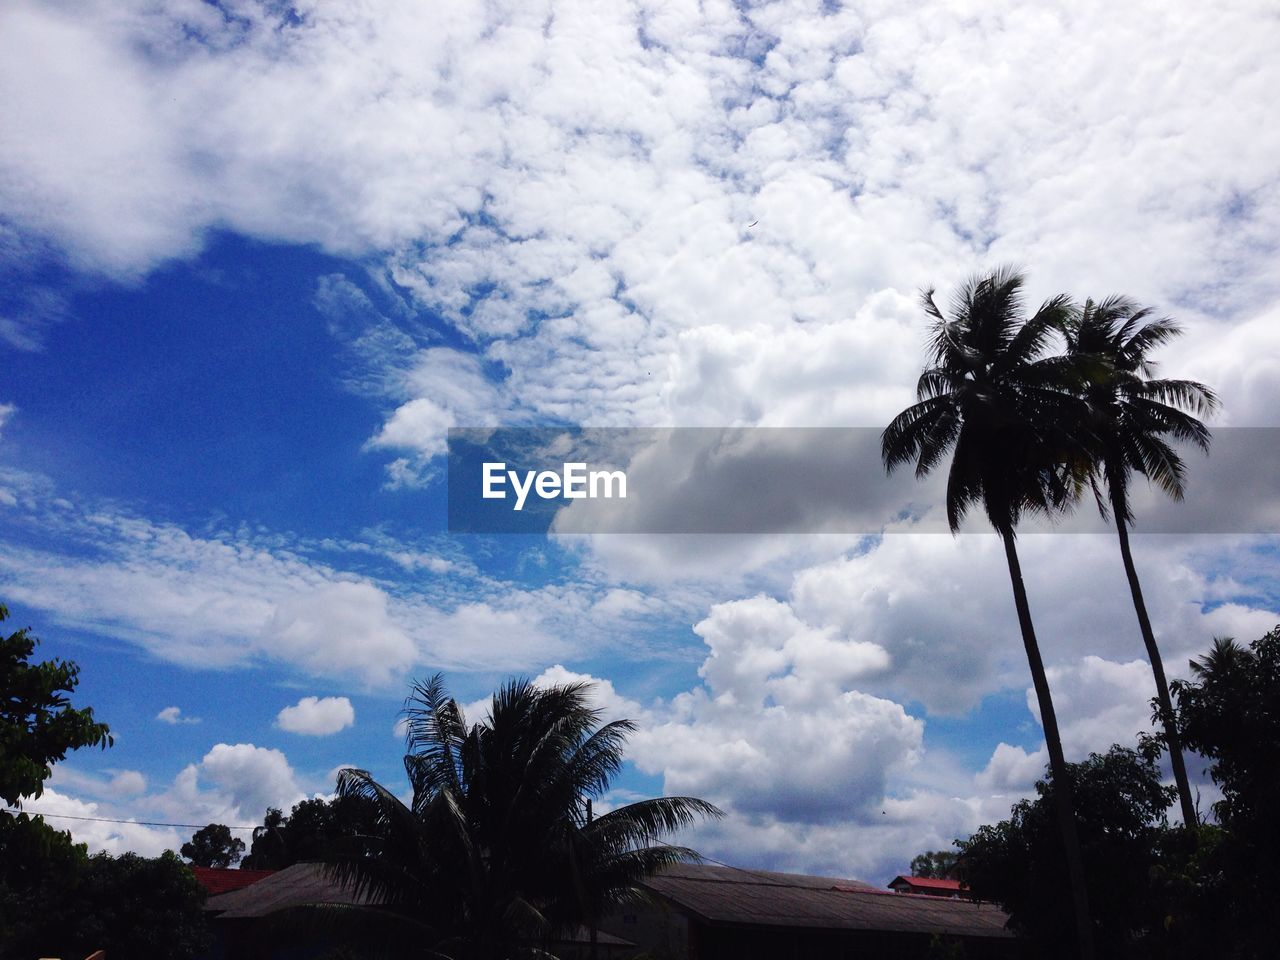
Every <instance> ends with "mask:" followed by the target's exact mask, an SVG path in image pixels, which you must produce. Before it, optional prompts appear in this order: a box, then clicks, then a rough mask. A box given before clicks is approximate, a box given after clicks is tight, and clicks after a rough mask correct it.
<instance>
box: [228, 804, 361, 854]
mask: <svg viewBox="0 0 1280 960" xmlns="http://www.w3.org/2000/svg"><path fill="white" fill-rule="evenodd" d="M377 823H378V808H377V805H376V804H374V803H372V802H370V801H369V800H368V799H367V798H365V797H359V796H346V797H334V798H333V799H331V800H321V799H313V800H302V801H300V802H299V803H296V804H294V806H293V809H292V810H291V811H290V813H289V815H288V816H285V815H284V813H283V811H281V810H277V809H276V808H274V807H272V808H271V809H269V810H268V811H267V814H266V816H265V817H264V818H263V821H262V825H261V826H260V827H255V828H254V831H253V846H252V847H251V849H250V852H249V855H248V856H246V857H245V858H244V859H243V860H242V861H241V862H240V866H241V868H242V869H245V870H282V869H284V868H285V867H288V866H291V865H292V864H295V863H302V862H306V861H316V860H332V859H336V858H340V857H343V856H346V855H349V854H351V853H352V852H353V851H358V850H360V849H362V845H363V843H364V841H365V839H366V838H368V837H371V836H373V835H374V832H375V830H376V829H377Z"/></svg>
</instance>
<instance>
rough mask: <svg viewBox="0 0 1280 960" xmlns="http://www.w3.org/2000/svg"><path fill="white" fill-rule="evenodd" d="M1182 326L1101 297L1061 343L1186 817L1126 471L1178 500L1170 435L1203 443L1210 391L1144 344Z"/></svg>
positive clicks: (1192, 814)
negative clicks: (1079, 392)
mask: <svg viewBox="0 0 1280 960" xmlns="http://www.w3.org/2000/svg"><path fill="white" fill-rule="evenodd" d="M1181 332H1182V331H1181V329H1180V328H1179V327H1178V325H1177V324H1176V323H1174V322H1173V321H1172V320H1169V319H1167V318H1164V319H1151V311H1150V310H1149V309H1146V308H1140V307H1139V306H1138V305H1137V304H1136V303H1134V302H1133V301H1132V300H1129V299H1128V298H1126V297H1109V298H1107V299H1106V300H1103V301H1102V302H1100V303H1095V302H1093V301H1092V300H1089V301H1087V302H1086V303H1085V305H1084V309H1083V311H1081V313H1080V316H1079V317H1078V318H1076V319H1075V320H1074V322H1072V323H1071V324H1070V325H1069V326H1068V335H1067V349H1068V352H1069V353H1070V355H1071V356H1073V357H1075V358H1076V360H1077V361H1078V362H1079V364H1080V369H1083V370H1086V371H1087V375H1086V376H1085V377H1084V378H1083V381H1082V382H1083V396H1084V399H1085V401H1086V404H1085V416H1086V417H1087V420H1086V422H1085V424H1083V426H1082V431H1081V432H1082V435H1084V436H1085V437H1086V438H1087V440H1088V443H1089V445H1090V448H1091V453H1092V457H1091V461H1092V462H1091V463H1090V477H1091V479H1092V481H1093V486H1094V492H1095V494H1096V495H1097V500H1098V508H1099V510H1100V511H1101V512H1102V514H1103V516H1106V514H1107V513H1108V511H1109V512H1110V513H1111V515H1112V516H1113V517H1114V518H1115V524H1116V532H1117V534H1118V535H1119V538H1120V556H1121V558H1122V560H1123V561H1124V570H1125V575H1126V577H1127V578H1128V581H1129V592H1130V594H1131V595H1132V597H1133V607H1134V610H1135V612H1136V613H1137V616H1138V629H1139V630H1140V631H1141V633H1142V642H1143V643H1144V644H1145V646H1146V649H1147V659H1148V661H1149V662H1150V663H1151V672H1152V674H1153V676H1154V678H1155V683H1156V698H1157V700H1158V701H1159V704H1160V713H1159V720H1160V727H1161V729H1162V730H1163V731H1164V736H1165V742H1166V745H1167V746H1168V749H1169V760H1170V763H1171V765H1172V767H1173V777H1174V781H1175V783H1176V784H1177V788H1178V801H1179V803H1180V805H1181V807H1182V818H1183V820H1184V822H1186V823H1187V824H1188V825H1191V824H1194V823H1195V822H1196V808H1195V803H1194V801H1193V800H1192V797H1191V784H1190V781H1189V780H1188V779H1187V767H1186V763H1185V762H1184V760H1183V757H1182V743H1181V741H1180V740H1179V739H1178V730H1177V723H1176V722H1175V721H1174V716H1173V703H1172V701H1171V700H1170V698H1169V685H1168V682H1167V681H1166V679H1165V674H1164V661H1163V660H1162V659H1161V657H1160V648H1159V646H1157V644H1156V637H1155V632H1154V631H1153V630H1152V629H1151V618H1150V617H1149V616H1148V615H1147V605H1146V601H1145V600H1144V599H1143V597H1142V585H1141V583H1140V582H1139V580H1138V571H1137V568H1136V566H1135V565H1134V562H1133V552H1132V550H1131V549H1130V547H1129V525H1130V524H1131V523H1132V522H1133V513H1132V511H1131V509H1130V497H1129V486H1130V481H1131V478H1132V475H1133V474H1135V473H1136V474H1139V475H1140V476H1144V477H1146V478H1147V479H1148V480H1149V481H1150V482H1152V483H1154V484H1155V485H1156V486H1158V487H1159V488H1160V489H1161V490H1163V491H1164V492H1165V493H1166V494H1168V495H1169V496H1170V497H1172V498H1173V499H1174V500H1181V499H1182V497H1183V492H1184V483H1183V481H1184V473H1185V470H1184V467H1183V463H1182V458H1181V457H1180V456H1179V455H1178V452H1177V451H1176V450H1175V449H1174V448H1173V447H1172V446H1171V445H1170V443H1169V441H1170V440H1178V441H1183V442H1187V443H1191V444H1194V445H1195V446H1197V447H1199V448H1200V449H1202V450H1207V449H1208V447H1209V431H1208V430H1207V429H1206V428H1205V425H1204V424H1203V423H1201V422H1200V420H1198V419H1197V418H1196V415H1200V414H1205V413H1208V412H1210V411H1212V410H1213V409H1214V408H1215V407H1216V406H1217V403H1218V400H1217V397H1215V396H1214V394H1213V391H1212V390H1210V389H1209V388H1208V387H1206V386H1205V385H1204V384H1202V383H1196V382H1195V381H1193V380H1165V379H1156V378H1155V377H1153V374H1154V373H1155V362H1154V361H1153V360H1152V359H1151V352H1152V351H1153V350H1154V349H1155V348H1156V347H1158V346H1160V345H1161V344H1164V343H1167V342H1168V341H1170V340H1172V339H1173V338H1174V337H1176V336H1178V335H1180V334H1181Z"/></svg>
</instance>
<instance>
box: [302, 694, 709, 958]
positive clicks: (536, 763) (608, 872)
mask: <svg viewBox="0 0 1280 960" xmlns="http://www.w3.org/2000/svg"><path fill="white" fill-rule="evenodd" d="M406 713H407V716H408V734H407V738H406V745H407V747H408V751H409V752H408V755H407V756H406V757H405V769H406V771H407V772H408V775H409V781H410V784H411V785H412V788H413V796H412V800H411V801H410V802H409V803H408V804H405V803H403V802H402V801H401V800H400V799H399V798H398V797H396V795H395V794H394V793H393V792H392V791H391V790H389V789H387V788H386V787H384V786H382V785H381V784H379V783H378V782H377V781H375V780H374V779H373V778H372V777H371V776H370V775H369V774H368V773H367V772H365V771H363V770H344V771H343V772H342V773H341V774H340V775H339V780H338V795H339V797H348V798H361V799H363V800H366V801H368V802H370V803H371V804H373V805H375V806H376V808H377V830H376V836H375V837H373V838H371V840H370V842H369V843H368V844H367V845H366V847H365V849H364V850H363V851H362V855H359V856H348V857H343V858H339V859H337V860H335V861H333V862H332V863H331V867H330V869H331V872H332V874H333V875H334V876H335V877H336V878H338V879H339V880H341V881H342V882H343V883H344V884H346V885H348V886H349V888H350V889H352V891H353V892H354V893H355V894H357V895H358V896H360V897H364V898H367V902H372V903H374V904H377V907H376V908H369V907H346V908H325V909H318V910H317V909H313V910H312V911H311V914H312V919H313V921H318V920H320V919H321V918H324V919H327V920H329V921H330V922H331V923H333V924H334V926H335V927H337V928H342V929H345V930H346V931H348V935H351V933H352V932H353V931H355V930H360V931H361V932H362V934H363V937H364V939H363V940H362V941H361V942H362V945H363V946H365V947H366V948H373V947H382V948H384V949H387V950H388V952H390V953H391V954H393V955H394V954H398V953H402V952H403V951H406V950H408V949H410V946H412V949H414V950H416V951H418V952H421V951H422V950H423V949H424V946H429V947H430V948H431V949H432V950H433V951H435V952H437V953H441V954H445V955H447V956H450V957H455V958H465V960H498V958H505V957H507V956H510V955H511V954H512V953H513V952H514V951H516V950H518V949H519V948H520V945H521V944H524V945H525V946H531V945H532V944H535V943H537V942H539V941H541V942H543V943H545V942H546V941H548V940H549V939H551V938H552V937H554V936H555V934H556V933H557V932H559V931H563V930H566V929H568V928H571V927H574V926H577V925H579V924H582V923H590V922H591V921H592V920H593V918H595V917H597V916H599V915H601V914H602V913H604V912H605V911H607V910H609V909H610V908H612V907H613V906H615V905H617V904H619V903H621V902H623V901H625V900H628V899H630V898H633V897H635V896H637V895H638V890H637V886H636V885H637V883H638V882H639V881H640V880H642V879H643V878H644V877H646V876H647V875H649V874H650V873H652V872H653V871H654V870H656V869H658V868H659V867H662V866H664V865H666V864H670V863H674V862H679V861H683V860H690V859H696V857H697V855H696V854H695V853H694V852H693V851H692V850H689V849H687V848H684V847H679V846H670V845H667V844H664V843H662V842H661V838H662V836H663V835H664V834H666V833H668V832H670V831H673V830H677V829H679V828H681V827H685V826H687V825H689V824H691V823H693V822H694V821H695V820H696V819H698V818H699V817H703V816H719V811H718V810H717V809H716V808H715V807H713V806H712V805H710V804H708V803H705V802H703V801H701V800H696V799H693V798H689V797H662V798H658V799H651V800H643V801H640V802H637V803H632V804H628V805H626V806H623V807H619V808H617V809H614V810H610V811H608V812H606V813H603V814H601V815H600V816H598V817H594V818H589V817H588V815H587V803H586V801H587V800H588V799H589V798H591V797H593V796H598V795H599V794H601V793H603V792H604V791H605V790H607V789H608V786H609V783H610V782H611V780H612V779H613V777H614V776H615V775H616V774H617V773H618V771H619V769H620V768H621V764H622V753H621V749H622V746H623V743H624V742H625V740H626V738H627V736H628V734H630V733H631V731H632V730H633V729H634V724H632V723H631V722H630V721H627V720H616V721H613V722H611V723H606V724H603V725H602V724H601V714H600V711H599V710H596V709H593V708H591V707H590V706H589V705H588V687H587V686H586V685H583V684H568V685H565V686H554V687H548V688H538V687H535V686H533V684H532V683H530V682H529V681H527V680H520V681H514V682H511V683H509V684H507V685H506V686H504V687H503V688H502V689H501V690H499V691H498V692H497V693H495V694H494V696H493V699H492V702H491V705H490V713H489V716H488V717H486V718H485V719H483V720H481V721H479V722H477V723H475V724H473V725H468V724H467V722H466V718H465V717H464V715H463V711H462V708H461V707H460V706H459V705H458V703H457V702H456V701H455V700H453V699H451V698H449V697H448V696H446V694H445V691H444V686H443V681H442V679H441V678H440V677H439V676H436V677H434V678H433V679H432V680H430V681H429V682H428V683H426V684H416V685H415V686H414V690H413V694H412V696H411V697H410V698H409V700H408V701H407V703H406ZM361 921H367V922H364V923H362V922H361ZM328 939H329V940H330V942H333V941H334V940H335V934H334V932H333V931H332V930H330V931H329V936H328Z"/></svg>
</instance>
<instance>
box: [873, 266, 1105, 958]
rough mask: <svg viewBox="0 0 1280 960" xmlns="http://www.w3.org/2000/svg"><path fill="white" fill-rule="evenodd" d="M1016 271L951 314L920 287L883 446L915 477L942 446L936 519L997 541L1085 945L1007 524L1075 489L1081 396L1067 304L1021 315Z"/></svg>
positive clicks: (1076, 854)
mask: <svg viewBox="0 0 1280 960" xmlns="http://www.w3.org/2000/svg"><path fill="white" fill-rule="evenodd" d="M1023 282H1024V281H1023V277H1022V276H1021V274H1019V273H1017V272H1016V271H1014V270H1011V269H1008V268H1002V269H999V270H996V271H995V272H994V273H992V274H991V275H989V276H986V277H975V278H973V279H971V280H969V281H968V282H967V283H966V284H965V285H964V286H963V287H962V288H961V289H960V291H959V293H958V294H957V295H956V297H955V300H954V303H953V305H952V308H951V314H952V315H951V316H950V317H948V316H946V315H945V314H944V313H943V312H942V310H941V309H939V307H938V306H937V304H936V303H935V302H934V298H933V291H932V290H930V291H927V292H925V294H924V295H923V304H924V309H925V312H926V313H927V314H928V316H929V317H930V318H931V330H930V344H929V353H928V361H927V363H928V365H927V366H926V368H925V370H924V372H923V373H921V375H920V379H919V382H918V384H917V386H916V394H917V397H918V402H917V403H915V404H914V405H912V406H911V407H908V408H907V409H906V410H904V411H903V412H902V413H900V414H899V415H898V416H897V417H895V418H894V420H893V422H892V423H890V424H889V426H888V427H887V428H886V429H885V431H884V434H883V437H882V454H883V457H884V463H885V466H886V468H887V469H888V470H890V471H892V470H893V469H895V468H897V467H900V466H903V465H905V464H908V463H911V462H913V461H914V463H915V471H916V476H917V477H923V476H925V475H926V474H928V473H929V472H930V471H931V470H933V469H934V468H935V467H936V466H938V464H939V463H940V462H941V461H942V460H943V458H944V457H945V456H946V455H947V454H948V452H950V454H951V465H950V469H949V471H948V476H947V497H946V508H947V520H948V522H949V524H950V526H951V530H952V531H953V532H955V531H958V530H959V529H960V526H961V524H962V522H963V520H964V517H965V515H966V514H967V513H968V512H969V510H970V509H972V508H973V507H975V506H981V507H982V509H983V511H984V512H985V513H986V516H987V519H988V520H989V521H990V522H991V525H992V527H994V528H995V531H996V533H998V534H999V535H1000V538H1001V540H1002V541H1003V543H1004V550H1005V558H1006V560H1007V563H1008V567H1009V580H1010V582H1011V584H1012V586H1013V597H1014V606H1015V607H1016V609H1017V613H1018V625H1019V628H1020V629H1021V632H1022V643H1023V647H1024V649H1025V651H1026V655H1027V663H1028V665H1029V666H1030V668H1031V679H1032V683H1033V685H1034V687H1035V692H1036V700H1037V702H1038V704H1039V706H1040V719H1041V723H1042V725H1043V727H1044V736H1045V745H1046V746H1047V747H1048V751H1049V766H1050V769H1051V770H1052V774H1053V777H1054V779H1055V781H1056V782H1057V783H1058V784H1059V785H1060V787H1059V789H1058V790H1056V791H1055V792H1054V800H1055V802H1056V804H1057V808H1056V812H1057V818H1058V828H1059V831H1060V833H1061V837H1062V844H1063V847H1064V848H1065V851H1066V873H1067V876H1068V877H1069V878H1070V881H1071V883H1070V892H1071V902H1072V904H1073V906H1074V911H1075V923H1076V941H1077V943H1078V945H1079V949H1080V955H1081V956H1082V957H1084V958H1086V960H1088V958H1091V957H1092V955H1093V951H1092V947H1091V943H1092V932H1091V927H1090V920H1089V903H1088V895H1087V892H1086V888H1085V883H1084V868H1083V865H1082V863H1081V859H1080V846H1079V841H1078V839H1077V837H1076V822H1075V817H1074V814H1073V812H1072V800H1071V791H1070V784H1069V782H1068V781H1067V778H1066V771H1067V766H1066V759H1065V757H1064V755H1063V752H1062V739H1061V737H1060V735H1059V732H1058V721H1057V714H1056V713H1055V711H1054V708H1053V697H1052V695H1051V693H1050V690H1049V680H1048V677H1047V675H1046V674H1045V668H1044V661H1043V659H1042V658H1041V656H1040V646H1039V643H1038V642H1037V640H1036V633H1035V626H1034V624H1033V622H1032V619H1031V608H1030V604H1029V603H1028V601H1027V591H1026V587H1025V585H1024V584H1023V580H1022V567H1021V564H1020V563H1019V561H1018V551H1017V546H1016V542H1015V529H1016V527H1017V524H1018V521H1019V520H1020V519H1021V517H1022V516H1023V515H1024V514H1026V513H1045V514H1052V513H1054V512H1056V511H1058V510H1060V509H1062V508H1063V507H1064V506H1065V505H1067V504H1068V503H1070V502H1071V501H1072V499H1073V498H1074V496H1075V495H1076V493H1077V486H1078V484H1077V479H1078V478H1077V476H1076V475H1075V473H1074V472H1073V469H1071V468H1072V467H1074V465H1075V464H1077V463H1079V462H1080V461H1081V459H1082V457H1083V456H1084V453H1083V446H1082V444H1081V440H1080V437H1079V436H1078V435H1077V433H1076V431H1077V429H1078V425H1079V423H1080V422H1081V419H1082V412H1081V407H1082V403H1081V401H1080V400H1079V399H1078V398H1077V397H1075V396H1073V395H1072V391H1073V388H1074V387H1075V386H1076V384H1077V382H1078V374H1077V373H1076V364H1075V361H1073V360H1071V359H1069V358H1063V357H1052V356H1046V352H1047V349H1048V346H1049V344H1050V342H1051V341H1052V338H1053V337H1054V335H1055V333H1057V332H1059V331H1061V330H1062V329H1064V328H1065V326H1066V325H1067V323H1068V321H1069V320H1070V318H1071V315H1072V306H1071V303H1070V301H1069V299H1068V298H1067V297H1066V296H1057V297H1054V298H1053V299H1051V300H1047V301H1045V303H1044V304H1042V305H1041V307H1040V308H1039V309H1038V310H1037V311H1036V312H1035V313H1034V314H1033V315H1032V316H1031V317H1030V318H1028V319H1025V320H1024V319H1023V317H1022V297H1021V291H1022V286H1023Z"/></svg>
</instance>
